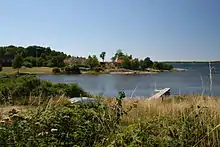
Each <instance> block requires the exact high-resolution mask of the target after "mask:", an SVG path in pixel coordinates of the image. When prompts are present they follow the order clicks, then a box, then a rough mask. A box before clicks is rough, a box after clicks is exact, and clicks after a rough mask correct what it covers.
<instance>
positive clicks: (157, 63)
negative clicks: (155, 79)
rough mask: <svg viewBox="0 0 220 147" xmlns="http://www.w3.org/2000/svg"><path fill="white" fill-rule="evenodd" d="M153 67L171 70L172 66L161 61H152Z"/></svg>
mask: <svg viewBox="0 0 220 147" xmlns="http://www.w3.org/2000/svg"><path fill="white" fill-rule="evenodd" d="M153 68H154V69H158V70H172V69H173V66H172V65H169V64H166V63H162V62H154V64H153Z"/></svg>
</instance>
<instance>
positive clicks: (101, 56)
mask: <svg viewBox="0 0 220 147" xmlns="http://www.w3.org/2000/svg"><path fill="white" fill-rule="evenodd" d="M105 55H106V52H102V53H101V54H100V58H101V59H102V61H103V62H104V61H105Z"/></svg>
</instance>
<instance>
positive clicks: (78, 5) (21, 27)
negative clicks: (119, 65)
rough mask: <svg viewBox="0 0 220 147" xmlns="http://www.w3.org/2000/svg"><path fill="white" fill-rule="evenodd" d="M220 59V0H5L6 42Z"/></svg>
mask: <svg viewBox="0 0 220 147" xmlns="http://www.w3.org/2000/svg"><path fill="white" fill-rule="evenodd" d="M7 45H16V46H25V47H26V46H29V45H40V46H45V47H51V48H52V49H54V50H58V51H62V52H65V53H67V54H70V55H72V56H85V57H87V56H88V55H90V54H91V55H93V54H95V55H97V56H99V54H100V53H101V52H102V51H105V52H106V59H107V60H110V58H111V57H112V56H113V55H114V53H115V52H116V50H117V49H121V50H122V51H123V52H125V53H127V54H132V55H133V57H138V58H145V57H151V59H152V60H158V61H188V60H194V61H196V60H220V0H16V1H15V0H0V46H7Z"/></svg>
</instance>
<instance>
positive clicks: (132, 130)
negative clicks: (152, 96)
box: [0, 85, 220, 147]
mask: <svg viewBox="0 0 220 147" xmlns="http://www.w3.org/2000/svg"><path fill="white" fill-rule="evenodd" d="M56 87H57V88H65V87H66V85H56ZM124 97H125V94H124V92H122V91H121V92H120V93H119V96H118V97H117V98H116V103H115V107H112V106H111V105H108V104H106V103H105V102H104V101H103V100H102V99H100V100H99V101H98V102H97V103H95V104H87V105H85V104H70V103H68V102H65V103H59V102H51V103H48V104H47V105H46V106H44V105H41V106H39V107H37V108H36V107H34V108H32V109H28V110H27V111H24V112H18V111H15V110H12V111H9V113H8V114H7V116H8V117H9V119H8V120H5V121H3V122H2V123H1V124H0V144H1V146H97V147H101V146H130V147H133V146H149V147H154V146H172V147H179V146H186V147H188V146H219V133H220V129H219V128H220V124H219V123H220V119H219V113H216V112H215V110H213V108H212V107H210V108H209V107H201V106H196V107H195V106H192V107H189V108H188V107H186V108H185V109H182V110H181V111H174V112H175V114H173V113H174V112H173V111H172V112H170V113H160V114H159V112H158V113H157V115H156V114H155V115H152V116H151V115H149V116H143V117H141V116H140V115H139V118H140V119H139V120H136V121H135V122H133V123H130V124H126V123H124V122H123V118H127V117H129V116H128V115H126V113H125V111H124V109H123V107H122V106H123V105H122V103H123V99H124ZM59 101H62V100H59ZM187 102H188V101H187ZM156 104H157V103H156ZM163 105H164V106H166V105H165V104H163ZM151 108H152V107H151ZM139 111H140V110H134V111H133V113H137V115H138V114H139V113H140V112H139ZM143 111H149V114H150V113H155V111H154V110H153V109H152V110H148V109H143ZM156 111H158V109H157V110H156ZM118 116H119V117H118ZM210 116H212V117H211V118H212V119H210ZM130 117H131V116H130ZM118 118H119V119H118ZM141 118H145V119H141Z"/></svg>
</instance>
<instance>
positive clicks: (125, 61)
mask: <svg viewBox="0 0 220 147" xmlns="http://www.w3.org/2000/svg"><path fill="white" fill-rule="evenodd" d="M122 60H123V62H122V63H121V66H122V68H126V69H131V61H130V59H129V57H128V56H124V57H123V58H122Z"/></svg>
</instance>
